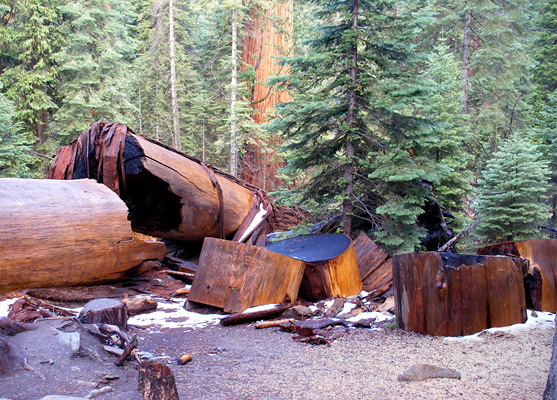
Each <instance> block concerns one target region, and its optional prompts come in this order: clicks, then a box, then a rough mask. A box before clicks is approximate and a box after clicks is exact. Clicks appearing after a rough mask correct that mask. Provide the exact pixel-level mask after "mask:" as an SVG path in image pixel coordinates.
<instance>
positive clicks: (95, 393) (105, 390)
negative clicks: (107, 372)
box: [85, 386, 112, 399]
mask: <svg viewBox="0 0 557 400" xmlns="http://www.w3.org/2000/svg"><path fill="white" fill-rule="evenodd" d="M110 392H112V388H111V387H110V386H105V387H102V388H100V389H95V390H91V392H90V393H89V394H88V395H87V396H85V398H86V399H94V398H95V397H98V396H100V395H101V394H105V393H110Z"/></svg>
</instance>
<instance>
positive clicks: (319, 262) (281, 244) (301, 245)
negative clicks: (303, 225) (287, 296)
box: [267, 235, 362, 301]
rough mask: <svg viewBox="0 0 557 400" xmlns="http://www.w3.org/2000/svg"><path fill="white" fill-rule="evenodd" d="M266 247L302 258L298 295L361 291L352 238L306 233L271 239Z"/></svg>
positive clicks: (316, 296) (324, 296)
mask: <svg viewBox="0 0 557 400" xmlns="http://www.w3.org/2000/svg"><path fill="white" fill-rule="evenodd" d="M267 248H268V249H269V250H271V251H274V252H276V253H280V254H284V255H287V256H290V257H294V258H298V259H300V260H302V261H304V262H305V265H306V266H305V272H304V278H303V279H302V283H301V285H300V297H302V298H304V299H306V300H309V301H318V300H322V299H327V298H330V297H336V296H343V297H348V296H354V295H357V294H359V293H360V292H361V290H362V281H361V279H360V272H359V271H358V263H357V261H356V255H355V253H354V247H353V246H352V241H351V240H350V239H349V238H348V237H346V236H344V235H309V236H298V237H295V238H291V239H286V240H281V241H278V242H275V243H271V244H270V245H268V246H267Z"/></svg>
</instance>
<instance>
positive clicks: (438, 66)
mask: <svg viewBox="0 0 557 400" xmlns="http://www.w3.org/2000/svg"><path fill="white" fill-rule="evenodd" d="M438 42H439V43H438V44H437V45H436V46H435V48H434V52H433V53H432V54H431V55H430V56H429V58H428V60H427V62H426V65H425V71H424V73H423V76H424V77H425V78H427V79H429V80H430V85H431V94H429V95H428V96H427V97H426V98H423V99H420V101H418V102H417V104H416V107H417V110H418V112H419V113H421V114H424V115H426V116H427V117H428V118H430V119H432V120H433V121H435V122H436V124H435V126H434V127H433V129H432V130H431V131H430V133H429V134H428V135H427V137H425V138H424V140H423V141H422V143H421V146H422V147H424V148H425V151H426V152H427V153H428V154H429V155H430V157H431V158H432V159H433V160H435V162H437V163H439V164H440V165H442V166H445V167H448V168H449V169H450V170H447V173H446V174H445V175H443V176H442V177H440V179H439V183H438V184H436V185H435V186H434V191H435V195H436V197H437V199H438V200H439V202H440V203H441V204H442V205H443V206H444V207H446V208H448V209H449V210H450V211H452V212H453V213H457V212H459V211H460V210H461V209H462V207H463V200H464V196H465V195H467V194H470V193H471V191H472V186H471V185H470V181H471V180H472V173H471V172H470V170H469V169H468V167H469V164H470V161H471V156H470V154H469V153H468V152H467V147H468V145H469V140H470V130H469V127H468V115H466V114H462V113H460V110H461V103H460V99H461V82H460V62H459V61H458V60H457V59H456V58H455V57H454V55H453V54H452V53H451V52H450V49H449V46H448V45H447V44H446V39H444V38H442V39H439V40H438Z"/></svg>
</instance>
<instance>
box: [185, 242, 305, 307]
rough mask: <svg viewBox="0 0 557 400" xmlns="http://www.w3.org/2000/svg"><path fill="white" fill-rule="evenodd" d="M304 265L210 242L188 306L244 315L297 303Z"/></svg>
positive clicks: (239, 245) (261, 251) (248, 248)
mask: <svg viewBox="0 0 557 400" xmlns="http://www.w3.org/2000/svg"><path fill="white" fill-rule="evenodd" d="M303 273H304V263H303V262H302V261H300V260H296V259H294V258H291V257H287V256H284V255H282V254H278V253H274V252H272V251H269V250H267V249H265V248H264V247H258V246H251V245H247V244H243V243H237V242H232V241H227V240H220V239H215V238H206V239H205V241H204V242H203V249H202V250H201V255H200V256H199V264H198V266H197V272H196V273H195V277H194V279H193V283H192V286H191V291H190V293H189V295H188V302H195V303H201V304H205V305H209V306H213V307H217V308H221V309H223V310H224V311H225V312H232V313H235V312H241V311H244V310H245V309H247V308H249V307H254V306H258V305H263V304H272V303H280V302H283V301H285V300H289V301H295V300H296V298H297V296H298V289H299V287H300V282H301V280H302V275H303Z"/></svg>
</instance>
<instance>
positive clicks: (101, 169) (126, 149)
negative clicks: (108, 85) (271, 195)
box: [48, 121, 288, 243]
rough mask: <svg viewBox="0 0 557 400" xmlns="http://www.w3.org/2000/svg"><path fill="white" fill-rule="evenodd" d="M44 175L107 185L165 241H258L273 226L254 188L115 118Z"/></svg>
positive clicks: (139, 225)
mask: <svg viewBox="0 0 557 400" xmlns="http://www.w3.org/2000/svg"><path fill="white" fill-rule="evenodd" d="M48 177H49V178H53V179H77V178H93V179H96V180H97V181H98V182H101V183H104V184H105V185H106V186H108V187H109V188H110V189H112V190H113V191H115V192H116V193H118V194H119V195H120V197H121V198H122V199H123V200H124V201H125V202H126V204H127V205H128V207H129V210H130V220H131V223H132V227H133V229H134V231H137V232H142V233H146V234H149V235H153V236H156V237H161V238H165V239H176V240H181V241H202V240H203V238H205V237H220V238H224V237H232V235H234V234H236V235H237V237H236V238H235V240H237V241H242V242H248V243H255V242H257V241H261V240H262V238H263V236H264V234H265V233H267V230H268V229H270V227H271V226H272V225H273V224H275V225H276V221H274V213H273V206H272V205H271V203H270V199H268V198H267V197H266V196H265V195H264V194H263V193H262V192H261V191H259V189H258V188H256V187H254V186H250V185H248V184H246V183H244V182H242V181H240V180H238V179H237V178H235V177H233V176H232V175H228V174H226V173H224V172H222V171H220V170H218V169H216V168H212V166H211V165H209V164H205V163H203V162H201V161H200V160H197V159H195V158H193V157H191V156H188V155H186V154H184V153H180V152H178V151H176V150H174V149H172V148H170V147H167V146H165V145H163V144H161V143H158V142H156V141H154V140H152V139H148V138H146V137H143V136H140V135H136V134H134V133H133V132H132V131H131V130H130V129H129V128H128V127H127V126H124V125H120V124H117V123H114V122H107V121H103V122H98V123H95V124H93V125H91V128H90V129H89V130H88V131H86V132H84V133H83V134H82V135H80V136H79V137H78V138H77V139H75V140H74V141H73V142H72V143H71V144H70V145H68V146H65V147H62V148H60V149H59V150H58V152H57V153H56V157H55V159H54V161H53V162H52V165H51V166H50V168H49V172H48ZM282 211H283V212H285V210H282ZM287 214H288V213H287ZM254 221H255V222H254ZM279 225H280V224H279ZM250 240H251V242H250Z"/></svg>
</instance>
